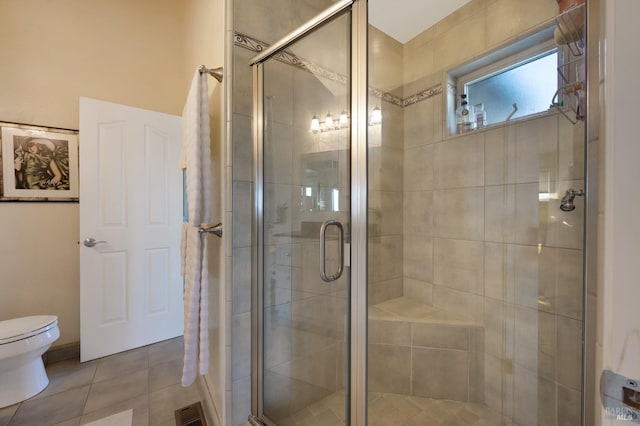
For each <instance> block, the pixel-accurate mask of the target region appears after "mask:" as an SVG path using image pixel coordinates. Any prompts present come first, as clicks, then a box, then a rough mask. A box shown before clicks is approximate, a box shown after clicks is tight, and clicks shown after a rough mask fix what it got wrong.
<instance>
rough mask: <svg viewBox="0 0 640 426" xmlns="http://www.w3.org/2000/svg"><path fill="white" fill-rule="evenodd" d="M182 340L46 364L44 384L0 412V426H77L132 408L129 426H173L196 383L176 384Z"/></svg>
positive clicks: (195, 396) (193, 393) (195, 391)
mask: <svg viewBox="0 0 640 426" xmlns="http://www.w3.org/2000/svg"><path fill="white" fill-rule="evenodd" d="M182 356H183V340H182V338H181V337H179V338H175V339H171V340H166V341H164V342H160V343H156V344H154V345H150V346H145V347H142V348H138V349H134V350H131V351H127V352H123V353H120V354H116V355H112V356H109V357H105V358H101V359H99V360H96V361H91V362H86V363H84V364H80V363H79V362H78V361H77V360H67V361H61V362H57V363H53V364H50V365H48V366H47V373H48V375H49V386H48V387H47V388H46V389H45V390H44V391H42V392H41V393H40V394H38V395H36V396H34V397H33V398H31V399H28V400H26V401H23V402H22V403H19V404H16V405H12V406H10V407H6V408H0V426H40V425H56V426H78V425H83V424H85V423H89V422H92V421H94V420H97V419H100V418H103V417H107V416H110V415H113V414H116V413H119V412H121V411H125V410H128V409H133V425H134V426H147V425H153V426H165V425H166V426H174V425H175V418H174V411H175V410H176V409H178V408H181V407H184V406H186V405H189V404H191V403H193V402H196V401H199V400H201V399H202V398H201V397H200V395H199V389H198V385H197V383H194V384H193V385H191V386H190V387H188V388H183V387H182V386H181V385H180V377H181V375H182Z"/></svg>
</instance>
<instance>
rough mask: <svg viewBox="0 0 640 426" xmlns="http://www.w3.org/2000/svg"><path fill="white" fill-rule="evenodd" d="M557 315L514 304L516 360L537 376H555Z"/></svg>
mask: <svg viewBox="0 0 640 426" xmlns="http://www.w3.org/2000/svg"><path fill="white" fill-rule="evenodd" d="M556 360H557V342H556V316H555V315H553V314H549V313H546V312H541V311H536V310H534V309H529V308H523V307H516V328H515V363H516V365H517V366H522V367H524V368H526V369H527V370H528V371H530V372H532V373H536V374H537V375H538V376H539V377H541V378H542V377H544V378H545V379H547V380H550V381H555V380H556Z"/></svg>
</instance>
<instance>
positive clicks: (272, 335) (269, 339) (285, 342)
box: [234, 303, 292, 368]
mask: <svg viewBox="0 0 640 426" xmlns="http://www.w3.org/2000/svg"><path fill="white" fill-rule="evenodd" d="M291 330H292V322H291V303H283V304H280V305H277V306H272V307H270V308H267V309H265V313H264V333H265V334H264V336H265V342H266V344H265V347H264V349H265V355H264V358H265V359H264V361H265V365H266V367H267V368H272V367H275V366H278V365H281V364H284V363H286V362H289V361H291ZM245 337H248V336H245ZM234 339H235V336H234ZM238 344H241V343H238ZM245 344H246V343H245Z"/></svg>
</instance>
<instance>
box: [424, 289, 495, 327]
mask: <svg viewBox="0 0 640 426" xmlns="http://www.w3.org/2000/svg"><path fill="white" fill-rule="evenodd" d="M483 299H484V298H483V297H482V296H478V295H475V294H471V293H463V292H460V291H456V290H452V289H449V288H447V287H441V286H438V285H434V286H433V306H435V307H436V308H440V309H443V310H445V311H447V312H452V313H456V314H459V315H461V316H464V317H466V318H469V319H471V320H474V321H482V318H483V311H484V309H483V307H484V300H483Z"/></svg>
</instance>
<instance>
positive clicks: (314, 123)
mask: <svg viewBox="0 0 640 426" xmlns="http://www.w3.org/2000/svg"><path fill="white" fill-rule="evenodd" d="M319 131H320V121H319V120H318V117H316V116H315V115H314V116H313V118H312V119H311V132H312V133H318V132H319Z"/></svg>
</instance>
